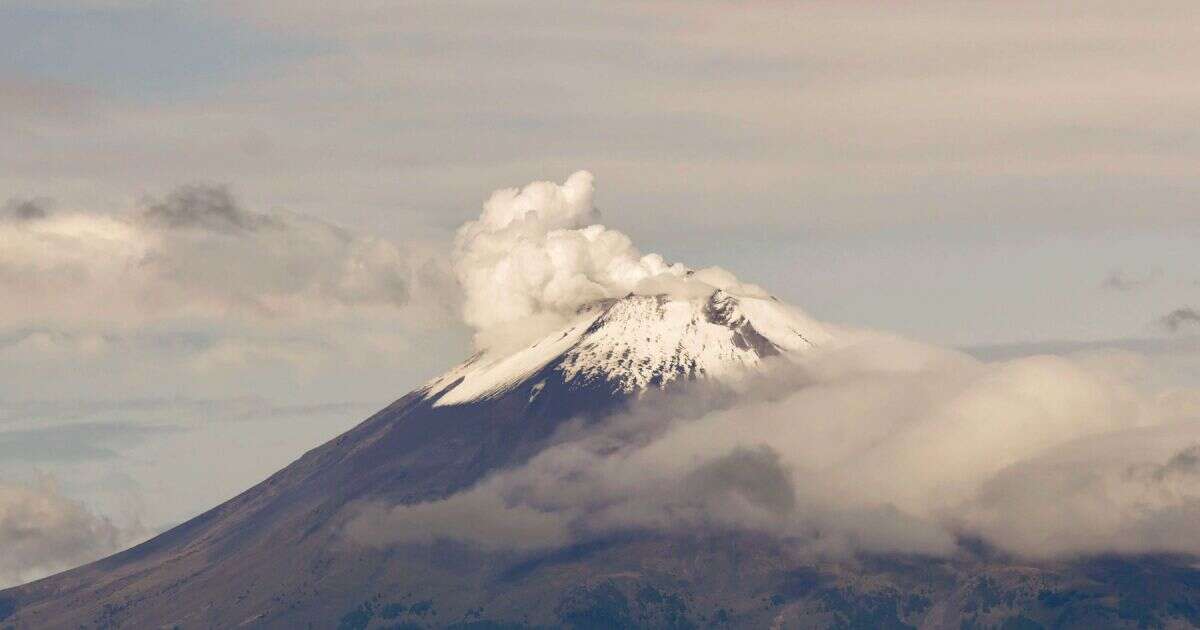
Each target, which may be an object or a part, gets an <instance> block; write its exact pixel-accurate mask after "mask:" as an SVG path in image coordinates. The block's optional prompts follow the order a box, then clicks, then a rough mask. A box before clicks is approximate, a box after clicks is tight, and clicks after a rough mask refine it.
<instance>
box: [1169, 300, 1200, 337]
mask: <svg viewBox="0 0 1200 630" xmlns="http://www.w3.org/2000/svg"><path fill="white" fill-rule="evenodd" d="M1159 322H1160V323H1161V324H1162V325H1163V327H1164V328H1166V329H1167V330H1168V331H1170V332H1173V333H1176V332H1179V331H1181V330H1184V329H1186V328H1195V327H1200V311H1197V310H1196V309H1194V308H1191V307H1190V306H1183V307H1180V308H1177V309H1175V310H1173V311H1171V312H1170V313H1167V314H1166V315H1163V317H1162V319H1160V320H1159Z"/></svg>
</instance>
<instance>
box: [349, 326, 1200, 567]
mask: <svg viewBox="0 0 1200 630" xmlns="http://www.w3.org/2000/svg"><path fill="white" fill-rule="evenodd" d="M840 339H841V342H840V343H839V344H838V345H837V346H836V347H829V348H826V349H824V350H822V351H821V352H819V353H817V354H816V355H814V356H812V357H810V358H809V359H807V360H805V361H804V362H802V363H800V364H798V365H792V364H790V363H787V362H785V361H780V362H779V364H778V365H777V366H776V368H777V369H775V370H772V371H771V372H770V373H768V374H766V375H764V376H763V377H762V378H760V379H757V380H755V381H752V382H749V383H745V384H742V385H739V386H738V389H737V391H734V390H730V389H721V388H714V387H713V386H710V385H703V384H697V385H696V386H694V387H693V388H691V389H689V390H688V391H687V392H686V393H682V394H676V395H672V396H667V397H665V398H664V397H658V396H648V397H647V398H645V399H644V400H642V401H641V402H640V403H639V405H638V406H637V407H635V409H634V411H633V412H632V413H630V414H627V415H621V416H617V417H614V418H611V419H609V420H608V421H606V422H605V423H603V424H602V425H601V426H598V427H594V428H590V429H584V428H581V427H568V428H566V429H564V431H563V434H562V435H560V436H559V440H560V441H559V443H558V444H557V445H556V446H553V447H551V448H549V449H547V450H545V451H544V452H542V453H540V454H539V455H537V456H536V457H534V458H533V459H532V460H531V461H529V462H528V463H527V464H526V465H524V466H522V467H520V468H517V469H515V470H510V471H504V472H500V473H498V474H495V475H493V476H491V477H489V478H487V479H485V480H484V481H482V482H481V483H480V484H478V485H477V486H476V487H474V488H472V489H470V490H467V491H465V492H463V493H460V494H456V495H454V496H451V497H449V498H447V499H446V500H443V501H437V502H431V503H424V504H419V505H411V506H394V507H385V506H372V507H370V508H368V510H367V511H366V512H364V514H363V515H362V516H360V517H359V518H358V519H357V520H355V521H353V522H352V523H351V525H350V527H349V529H348V534H349V536H350V538H351V539H352V540H355V541H358V542H360V543H365V544H392V543H397V542H428V541H430V540H433V539H436V538H448V539H456V540H461V541H464V542H468V543H474V544H478V545H480V546H482V547H484V548H487V549H529V548H537V547H556V546H559V545H562V544H566V543H568V542H573V541H581V540H587V539H589V538H593V537H597V536H603V535H607V534H612V533H615V532H627V531H645V530H649V531H666V532H697V531H720V530H749V531H755V532H763V533H768V534H773V535H776V536H779V537H781V538H784V539H787V540H789V541H791V542H792V543H794V544H795V545H797V546H798V547H800V548H803V549H806V550H808V551H811V552H813V553H818V554H835V555H836V554H847V553H857V552H903V553H918V554H931V555H951V554H954V553H956V552H957V551H958V550H959V545H960V541H962V540H964V539H972V540H978V539H982V540H984V541H986V542H987V543H988V544H990V545H993V546H995V547H997V548H999V549H1002V550H1004V551H1006V552H1009V553H1013V554H1016V555H1020V556H1027V557H1032V558H1047V557H1063V556H1072V555H1077V554H1091V553H1101V552H1121V553H1141V552H1184V553H1200V536H1197V535H1196V533H1195V527H1194V523H1195V522H1196V521H1195V518H1196V517H1197V516H1200V422H1198V421H1196V420H1195V418H1196V417H1197V413H1196V412H1197V411H1200V395H1197V393H1196V392H1194V391H1188V390H1165V389H1162V388H1159V387H1157V386H1155V385H1154V384H1153V382H1154V379H1153V378H1152V376H1153V369H1152V368H1151V366H1149V365H1148V364H1146V363H1145V362H1144V361H1142V360H1141V359H1140V358H1139V357H1137V356H1136V355H1131V354H1128V353H1092V354H1088V355H1080V356H1075V357H1071V358H1065V357H1056V356H1032V357H1025V358H1019V359H1013V360H1008V361H999V362H992V363H987V362H981V361H978V360H975V359H972V358H970V357H968V356H966V355H964V354H960V353H958V352H953V351H950V350H945V349H941V348H936V347H931V346H927V345H922V344H917V343H913V342H909V341H905V340H902V339H898V338H895V337H890V336H886V335H879V334H874V333H863V332H854V331H848V330H844V331H842V333H841V336H840Z"/></svg>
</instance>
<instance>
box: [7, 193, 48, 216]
mask: <svg viewBox="0 0 1200 630" xmlns="http://www.w3.org/2000/svg"><path fill="white" fill-rule="evenodd" d="M50 205H51V202H50V200H49V199H44V198H43V199H11V200H9V202H8V203H7V204H5V206H4V214H6V215H8V216H9V217H12V218H13V219H15V220H17V221H33V220H36V219H44V218H46V217H47V216H49V214H50Z"/></svg>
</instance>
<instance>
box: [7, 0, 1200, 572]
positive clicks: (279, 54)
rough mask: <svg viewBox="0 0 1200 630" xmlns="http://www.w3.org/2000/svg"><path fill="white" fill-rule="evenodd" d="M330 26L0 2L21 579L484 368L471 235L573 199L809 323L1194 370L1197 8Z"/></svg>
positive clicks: (341, 9)
mask: <svg viewBox="0 0 1200 630" xmlns="http://www.w3.org/2000/svg"><path fill="white" fill-rule="evenodd" d="M341 4H342V5H345V6H341V5H339V6H330V5H329V3H326V2H317V1H309V0H288V1H284V0H259V1H255V0H250V1H239V2H220V1H214V2H155V1H152V0H147V1H137V0H130V1H123V0H93V1H84V0H80V1H71V0H52V1H49V2H47V1H38V2H33V1H29V2H26V1H22V0H0V40H2V41H4V42H5V51H6V53H5V54H4V55H3V56H2V57H0V146H3V147H4V148H3V150H0V537H7V538H4V539H5V540H18V539H19V540H21V541H24V542H22V543H21V544H22V545H24V547H22V549H24V550H25V551H23V552H22V553H24V554H26V555H25V556H22V557H23V558H40V559H43V560H38V561H35V560H29V559H25V560H19V561H14V562H16V563H15V564H13V563H10V564H9V565H3V564H0V582H11V581H16V580H20V579H27V578H28V577H31V576H33V575H35V574H38V573H39V572H44V571H46V570H50V569H53V568H56V567H58V566H65V565H69V564H71V563H72V562H76V561H78V560H79V559H80V558H87V557H90V555H89V554H91V555H95V554H96V553H101V552H103V551H107V550H109V549H111V548H114V547H116V546H120V545H122V544H126V543H127V542H128V541H129V540H136V539H137V538H138V537H142V536H145V535H146V533H147V532H153V531H156V530H158V529H161V528H162V527H164V526H167V525H170V524H172V523H175V522H178V521H180V520H182V519H184V518H186V517H188V516H190V515H192V514H195V513H197V512H198V511H200V510H202V509H203V508H205V507H208V506H211V505H213V504H215V503H216V502H218V501H220V500H221V499H223V498H226V497H228V496H231V495H232V494H233V493H236V492H237V491H239V490H240V489H243V488H245V487H247V486H248V485H250V484H251V483H253V482H255V481H257V480H259V479H261V478H262V477H264V476H266V475H267V474H269V473H270V472H272V471H273V470H275V469H277V468H278V467H280V466H282V465H284V464H286V463H287V462H289V461H291V460H292V459H293V458H295V457H296V456H297V455H299V454H300V453H301V452H303V451H304V450H305V449H307V448H310V447H312V446H314V445H316V444H318V443H320V442H322V441H323V440H324V439H327V438H328V437H331V436H333V435H335V434H336V433H338V432H340V431H342V430H344V429H345V428H348V427H349V426H352V425H353V424H354V423H355V422H356V421H357V420H359V419H361V418H362V417H364V416H365V415H366V414H368V413H369V412H370V411H372V410H373V409H376V408H378V407H380V406H382V405H383V404H386V403H387V402H389V401H390V400H392V399H394V398H397V397H399V396H400V395H402V394H404V393H405V392H407V391H408V390H410V389H411V388H412V387H413V386H414V385H415V384H417V383H419V382H421V381H422V380H424V379H426V378H429V377H431V376H433V375H435V374H437V373H438V372H439V371H441V370H443V369H445V368H446V367H448V366H449V365H450V364H452V363H454V362H456V361H458V360H460V359H461V358H463V357H464V356H465V355H466V354H468V353H469V352H470V348H471V343H472V341H471V337H472V335H471V331H470V330H469V329H468V328H467V327H466V326H464V325H463V324H461V323H458V322H459V312H460V311H461V309H462V296H461V294H460V292H459V290H458V287H457V283H456V282H455V275H454V273H453V271H452V270H451V269H450V264H449V260H448V252H449V251H450V249H451V242H452V239H453V233H454V230H455V229H456V228H457V227H458V226H459V225H460V224H462V223H464V222H465V221H467V220H470V219H473V218H475V217H477V216H478V215H479V213H480V207H481V205H482V203H483V202H484V200H485V199H487V198H488V196H489V195H490V194H491V191H493V190H495V189H499V188H503V187H508V186H519V185H523V184H525V183H528V182H530V181H535V180H553V181H557V182H563V181H564V180H565V179H566V178H567V177H568V176H569V175H570V174H571V173H573V172H575V171H577V170H579V169H587V170H588V171H590V172H591V173H593V174H594V175H595V186H596V192H595V204H596V207H597V208H598V209H599V211H600V213H601V220H602V221H604V222H605V223H606V224H608V225H610V226H613V227H617V228H619V229H620V230H621V231H623V232H625V233H626V234H628V235H629V236H630V237H631V238H632V239H633V241H634V242H636V243H637V244H638V245H639V246H640V247H641V248H642V250H643V251H654V252H659V253H661V254H663V256H664V257H666V259H667V260H669V261H673V260H684V261H687V262H689V263H691V264H693V265H709V264H715V265H721V266H722V267H725V268H727V269H731V270H734V271H736V272H737V274H738V275H739V277H741V278H742V279H744V280H746V281H750V282H755V283H757V284H760V285H763V286H765V287H767V288H768V289H770V290H771V291H772V292H774V293H775V294H777V295H779V296H780V297H782V298H784V299H785V300H787V301H790V302H792V303H795V304H798V305H800V306H802V307H803V308H805V309H806V310H807V311H808V312H809V313H811V314H812V315H814V316H815V317H818V318H820V319H823V320H828V321H834V322H839V323H843V324H849V325H857V326H866V327H872V328H882V329H888V330H893V331H897V332H899V333H902V334H904V335H907V336H909V337H912V338H916V339H919V340H923V341H928V342H933V343H938V344H943V345H951V346H959V347H964V346H969V347H974V348H977V352H978V353H979V354H981V355H988V356H1004V357H1009V356H1012V355H1014V354H1020V353H1028V352H1031V351H1033V350H1036V349H1045V348H1053V349H1056V350H1061V351H1075V350H1079V349H1081V348H1092V347H1096V346H1116V347H1121V348H1125V349H1130V350H1136V351H1138V352H1143V353H1149V354H1150V355H1152V356H1155V357H1165V358H1164V359H1163V361H1164V362H1166V363H1167V364H1169V365H1170V366H1171V367H1172V369H1173V370H1174V373H1175V374H1177V375H1178V376H1177V378H1179V379H1184V380H1186V379H1192V378H1196V377H1197V374H1198V373H1200V370H1198V369H1197V365H1198V364H1200V362H1197V361H1195V360H1194V357H1196V356H1198V355H1200V353H1197V352H1195V350H1196V348H1197V344H1196V343H1195V340H1194V339H1191V338H1190V336H1191V335H1193V334H1195V333H1196V332H1200V315H1198V314H1197V311H1196V310H1194V307H1200V271H1197V269H1200V265H1198V264H1197V263H1198V262H1200V254H1198V253H1197V252H1200V248H1197V247H1196V245H1197V241H1198V240H1200V221H1197V217H1198V216H1200V209H1198V208H1197V207H1196V200H1197V199H1198V198H1200V197H1198V195H1197V193H1200V179H1198V178H1197V177H1196V174H1197V171H1198V169H1200V131H1197V129H1196V127H1195V123H1194V121H1195V120H1197V119H1198V118H1200V84H1198V83H1197V82H1196V81H1195V77H1196V76H1197V74H1198V73H1200V67H1198V62H1197V61H1195V60H1196V59H1200V36H1198V35H1197V33H1196V30H1195V28H1194V25H1195V24H1196V23H1197V20H1198V19H1200V6H1197V5H1196V4H1195V3H1193V2H1162V3H1156V5H1155V6H1154V7H1152V8H1147V7H1132V6H1130V5H1129V3H1119V2H1086V3H1084V2H1078V3H1054V4H1053V5H1050V4H1046V3H1024V2H1020V3H962V2H955V3H950V2H947V3H938V2H917V3H906V4H905V5H903V6H900V5H896V4H894V3H870V2H829V3H787V2H762V3H756V4H754V5H753V6H752V7H751V6H748V5H746V4H744V3H725V2H703V1H701V2H694V1H689V2H678V3H676V2H656V3H621V2H611V3H601V4H595V3H549V2H512V1H507V2H491V1H480V2H473V3H464V4H459V3H439V4H436V5H431V4H430V3H403V2H383V1H376V2H355V3H341ZM351 4H353V6H349V5H351ZM215 449H220V450H221V452H222V453H223V457H222V458H221V460H220V461H219V462H216V461H214V459H213V457H212V452H213V451H214V450H215ZM34 513H36V514H43V515H44V514H51V515H53V516H54V518H55V520H54V522H55V523H58V525H57V526H56V528H55V529H53V531H52V533H53V536H49V535H43V536H40V537H39V536H31V535H30V534H28V531H27V530H28V528H26V527H24V526H23V525H22V523H26V522H27V519H28V518H29V517H28V515H29V514H34ZM47 531H50V530H49V529H47ZM72 541H73V542H72ZM46 549H64V550H65V551H63V552H62V555H61V557H54V558H50V559H49V560H45V558H47V554H46V553H45V550H46ZM37 562H42V564H41V565H39V564H37Z"/></svg>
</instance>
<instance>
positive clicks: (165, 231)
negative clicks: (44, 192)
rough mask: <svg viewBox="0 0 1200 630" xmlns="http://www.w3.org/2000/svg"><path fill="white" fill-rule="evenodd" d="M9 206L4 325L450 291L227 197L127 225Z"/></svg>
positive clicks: (423, 275) (3, 260) (309, 307)
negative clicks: (12, 299) (17, 299)
mask: <svg viewBox="0 0 1200 630" xmlns="http://www.w3.org/2000/svg"><path fill="white" fill-rule="evenodd" d="M10 205H12V206H13V210H12V213H11V214H12V216H13V217H14V220H10V221H4V222H0V243H3V245H4V246H3V247H2V248H0V289H2V290H4V291H5V292H6V293H7V292H11V293H13V294H14V295H20V296H21V297H22V298H23V299H22V300H21V305H20V310H19V311H13V310H11V309H14V308H17V305H15V304H10V306H9V307H8V309H6V310H4V311H3V312H0V317H2V318H3V321H4V322H6V323H8V322H15V321H20V320H21V319H22V317H23V318H24V319H26V320H30V321H37V322H39V323H42V324H44V323H45V321H46V320H47V319H49V320H50V321H64V320H68V321H72V320H73V321H75V322H79V321H83V322H86V323H94V322H96V321H97V320H107V321H121V322H126V323H127V322H130V321H134V322H145V321H147V320H148V319H156V318H160V317H163V316H176V317H227V316H237V317H313V316H320V315H325V316H328V315H331V314H337V313H338V312H339V311H344V310H345V309H347V308H355V309H361V308H370V307H391V308H397V307H402V306H405V305H406V304H408V303H409V302H410V301H411V300H412V299H413V296H414V294H416V293H419V292H424V294H423V295H422V297H425V298H430V297H442V296H441V294H442V293H444V292H447V291H452V289H451V288H449V287H446V286H444V285H446V284H451V283H452V281H450V279H449V277H448V275H447V274H446V273H445V272H443V271H441V270H440V269H438V264H439V261H438V260H437V259H436V258H435V257H433V256H429V255H420V254H419V253H417V252H409V251H402V250H400V249H399V248H397V247H396V246H395V245H394V244H392V243H390V242H387V241H383V240H380V239H375V238H370V237H366V236H362V235H357V234H354V233H352V232H350V231H349V230H347V229H345V228H342V227H340V226H337V225H334V224H331V223H328V222H325V221H322V220H320V219H317V218H314V217H309V216H305V215H300V214H296V213H292V212H287V211H284V210H272V211H269V212H261V211H254V210H249V209H246V208H243V207H242V206H241V205H240V204H239V203H238V201H237V200H236V199H235V198H234V197H233V196H232V195H231V194H230V192H229V191H228V190H227V189H225V188H224V187H220V186H210V185H190V186H183V187H180V188H178V189H176V190H175V191H173V192H171V193H170V194H169V195H168V196H167V197H166V198H164V199H162V200H158V201H150V202H148V203H147V205H146V207H144V208H141V209H138V210H134V211H132V212H130V213H128V214H125V215H107V214H98V213H88V212H71V211H61V212H56V213H53V214H51V213H48V212H47V211H44V210H42V205H38V204H36V203H35V202H31V201H24V202H13V204H10ZM17 218H19V220H17ZM85 306H86V307H87V308H84V307H85ZM72 315H73V316H74V317H73V318H72V317H71V316H72Z"/></svg>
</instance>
